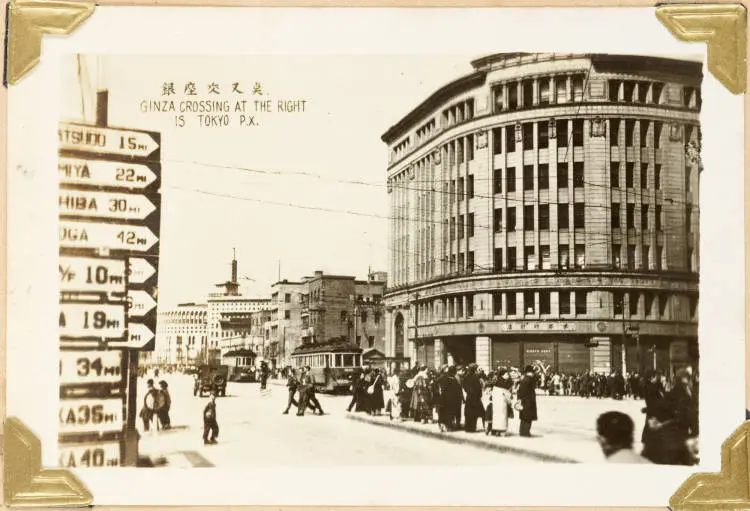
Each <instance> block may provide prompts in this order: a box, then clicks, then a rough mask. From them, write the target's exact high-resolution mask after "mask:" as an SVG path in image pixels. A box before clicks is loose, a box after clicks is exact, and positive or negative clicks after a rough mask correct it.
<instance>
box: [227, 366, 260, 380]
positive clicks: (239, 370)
mask: <svg viewBox="0 0 750 511" xmlns="http://www.w3.org/2000/svg"><path fill="white" fill-rule="evenodd" d="M229 380H230V381H236V382H255V381H257V379H256V377H255V370H254V369H253V368H251V367H235V368H234V371H233V372H232V374H231V376H230V377H229Z"/></svg>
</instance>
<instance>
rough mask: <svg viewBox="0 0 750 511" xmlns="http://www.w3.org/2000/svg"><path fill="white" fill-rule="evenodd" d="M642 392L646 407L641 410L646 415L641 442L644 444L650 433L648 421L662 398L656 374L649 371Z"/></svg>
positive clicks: (662, 391) (662, 394) (661, 390)
mask: <svg viewBox="0 0 750 511" xmlns="http://www.w3.org/2000/svg"><path fill="white" fill-rule="evenodd" d="M642 390H643V399H645V401H646V406H645V408H643V413H645V414H646V423H645V424H644V426H643V433H642V434H641V442H643V443H644V444H645V443H646V440H647V437H648V435H649V431H650V426H649V419H650V418H651V417H653V415H654V409H655V406H656V404H657V403H659V402H660V401H661V400H662V399H663V398H664V390H663V389H662V386H661V383H660V382H659V374H658V373H657V372H655V371H650V372H648V373H647V374H646V382H645V384H644V385H643V389H642Z"/></svg>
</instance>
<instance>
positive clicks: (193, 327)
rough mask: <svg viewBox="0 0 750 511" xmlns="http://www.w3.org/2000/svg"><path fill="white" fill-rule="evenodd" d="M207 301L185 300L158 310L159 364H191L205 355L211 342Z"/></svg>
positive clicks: (157, 356)
mask: <svg viewBox="0 0 750 511" xmlns="http://www.w3.org/2000/svg"><path fill="white" fill-rule="evenodd" d="M207 312H208V306H207V305H206V304H195V303H185V304H180V305H178V306H177V307H176V308H175V309H172V310H168V311H165V312H161V313H159V321H158V323H157V324H158V327H157V330H156V357H155V359H156V360H153V358H152V360H151V361H152V363H153V362H155V363H157V364H169V365H173V364H177V365H182V364H189V363H192V362H195V361H196V360H199V359H200V358H201V356H202V355H205V352H206V349H207V342H208V332H207V329H206V327H207V322H206V317H207Z"/></svg>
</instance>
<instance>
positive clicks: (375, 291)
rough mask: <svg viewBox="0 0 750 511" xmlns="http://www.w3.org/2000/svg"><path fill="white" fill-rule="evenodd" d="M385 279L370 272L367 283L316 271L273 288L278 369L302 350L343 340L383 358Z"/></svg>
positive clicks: (272, 338) (272, 325)
mask: <svg viewBox="0 0 750 511" xmlns="http://www.w3.org/2000/svg"><path fill="white" fill-rule="evenodd" d="M386 279H387V274H386V273H385V272H373V273H371V274H370V275H369V276H368V279H367V280H356V278H355V277H352V276H345V275H327V274H324V273H323V272H322V271H316V272H315V274H314V275H313V276H312V277H305V278H303V279H302V280H301V281H299V282H288V281H282V282H278V283H276V284H275V285H274V293H273V295H272V298H271V299H272V301H273V303H274V306H273V308H272V310H274V311H275V312H276V318H275V319H273V320H272V321H271V324H270V326H271V334H270V337H271V345H272V346H273V347H274V349H275V352H274V353H276V355H277V363H278V364H281V365H288V364H289V363H290V359H289V356H290V355H291V353H292V352H293V351H294V350H295V349H296V348H297V347H298V346H299V345H300V344H306V343H316V342H327V341H329V340H331V339H334V338H346V339H349V340H350V342H352V343H353V344H357V345H358V346H360V347H361V348H362V349H363V350H365V351H366V350H368V349H373V350H378V351H379V352H380V353H382V354H383V355H384V354H385V320H384V313H385V310H384V307H383V292H384V291H385V286H386Z"/></svg>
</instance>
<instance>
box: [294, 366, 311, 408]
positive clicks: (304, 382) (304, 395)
mask: <svg viewBox="0 0 750 511" xmlns="http://www.w3.org/2000/svg"><path fill="white" fill-rule="evenodd" d="M311 387H312V378H310V376H309V375H308V374H307V368H306V367H302V368H300V377H299V386H298V387H297V388H298V390H299V405H297V416H301V415H305V409H306V408H307V405H308V404H309V403H310V388H311Z"/></svg>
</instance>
